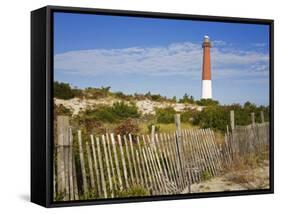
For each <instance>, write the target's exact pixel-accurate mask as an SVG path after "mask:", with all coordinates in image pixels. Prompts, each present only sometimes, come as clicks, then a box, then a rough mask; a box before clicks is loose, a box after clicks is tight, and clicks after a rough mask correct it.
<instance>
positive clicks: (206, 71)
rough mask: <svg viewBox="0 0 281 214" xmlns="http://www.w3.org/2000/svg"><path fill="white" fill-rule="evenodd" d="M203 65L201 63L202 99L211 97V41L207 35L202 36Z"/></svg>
mask: <svg viewBox="0 0 281 214" xmlns="http://www.w3.org/2000/svg"><path fill="white" fill-rule="evenodd" d="M202 48H203V65H202V96H201V98H202V99H212V79H211V54H210V50H211V42H210V38H209V36H207V35H206V36H204V41H203V44H202Z"/></svg>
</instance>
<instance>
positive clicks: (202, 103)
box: [196, 99, 219, 106]
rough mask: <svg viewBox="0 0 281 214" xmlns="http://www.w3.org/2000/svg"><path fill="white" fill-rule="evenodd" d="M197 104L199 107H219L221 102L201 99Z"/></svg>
mask: <svg viewBox="0 0 281 214" xmlns="http://www.w3.org/2000/svg"><path fill="white" fill-rule="evenodd" d="M196 104H197V105H199V106H217V105H219V101H217V100H213V99H201V100H198V101H196Z"/></svg>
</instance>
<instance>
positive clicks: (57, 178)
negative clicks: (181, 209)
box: [53, 116, 222, 201]
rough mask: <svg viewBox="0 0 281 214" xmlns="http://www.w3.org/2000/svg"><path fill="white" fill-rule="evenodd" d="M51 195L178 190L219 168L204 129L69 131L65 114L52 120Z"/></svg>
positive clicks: (210, 135) (101, 195) (83, 196)
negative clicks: (54, 137)
mask: <svg viewBox="0 0 281 214" xmlns="http://www.w3.org/2000/svg"><path fill="white" fill-rule="evenodd" d="M57 127H58V128H57V136H58V140H57V141H58V142H57V144H56V147H55V151H54V153H55V158H54V159H55V161H54V173H53V174H54V199H55V200H57V201H60V200H61V201H65V200H67V201H68V200H83V199H90V198H95V199H98V198H114V197H122V196H124V194H122V193H124V192H126V191H129V190H130V189H132V188H134V187H136V186H138V187H142V188H145V189H146V190H147V191H148V192H149V195H165V194H179V193H181V192H182V191H183V190H186V189H188V190H189V191H190V185H191V184H192V183H195V182H200V181H201V180H203V179H206V177H208V178H209V177H212V176H216V175H218V174H219V173H220V171H221V170H222V163H221V153H220V151H219V147H218V146H217V144H216V142H215V136H214V132H213V131H212V130H210V129H189V130H178V131H177V132H176V133H172V134H168V133H160V134H151V135H142V136H134V135H131V134H129V135H124V136H120V135H117V136H116V135H114V134H109V133H107V134H105V135H101V136H93V135H89V136H88V135H87V134H82V132H81V131H80V130H76V132H75V133H73V130H72V128H71V127H70V126H69V119H68V117H66V116H59V117H58V119H57Z"/></svg>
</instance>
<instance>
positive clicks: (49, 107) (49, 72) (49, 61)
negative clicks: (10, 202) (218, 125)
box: [31, 6, 274, 207]
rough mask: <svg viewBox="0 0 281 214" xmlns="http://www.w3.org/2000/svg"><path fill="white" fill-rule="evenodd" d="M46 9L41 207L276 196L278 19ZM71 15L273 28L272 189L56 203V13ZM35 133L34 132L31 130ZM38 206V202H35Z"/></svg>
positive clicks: (271, 38) (78, 8) (271, 102)
mask: <svg viewBox="0 0 281 214" xmlns="http://www.w3.org/2000/svg"><path fill="white" fill-rule="evenodd" d="M42 9H45V10H46V70H45V72H46V76H45V77H46V90H45V92H46V93H45V97H46V114H45V116H46V124H45V126H46V133H47V134H46V136H45V142H46V143H45V144H44V147H45V148H46V169H45V170H46V183H45V187H46V196H45V198H46V201H45V204H40V205H43V206H45V207H66V206H82V205H98V204H116V203H132V202H151V201H161V200H179V199H195V198H212V197H229V196H244V195H257V194H272V193H274V20H272V19H253V18H240V17H224V16H205V15H189V14H177V13H159V12H147V11H129V10H112V9H98V8H80V7H64V6H46V7H43V8H41V10H42ZM54 12H69V13H89V14H103V15H116V16H133V17H150V18H164V19H165V18H167V19H189V20H202V21H217V22H229V23H249V24H265V25H269V27H270V29H269V33H270V78H269V79H270V80H269V81H270V86H269V87H270V96H269V97H270V188H269V189H263V190H262V189H261V190H245V191H244V190H243V191H227V192H209V193H194V194H181V195H163V196H149V197H136V198H115V199H99V200H85V201H67V202H54V201H53V197H52V183H53V170H52V169H53V167H52V166H53V162H52V159H53V158H52V154H53V153H52V151H53V150H52V148H53V145H52V143H53V139H52V138H53V135H52V134H53V118H52V115H53V97H52V90H53V13H54ZM31 132H34V130H31ZM35 203H36V202H35Z"/></svg>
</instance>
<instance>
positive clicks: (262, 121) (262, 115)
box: [261, 111, 264, 123]
mask: <svg viewBox="0 0 281 214" xmlns="http://www.w3.org/2000/svg"><path fill="white" fill-rule="evenodd" d="M261 123H264V114H263V111H261Z"/></svg>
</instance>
